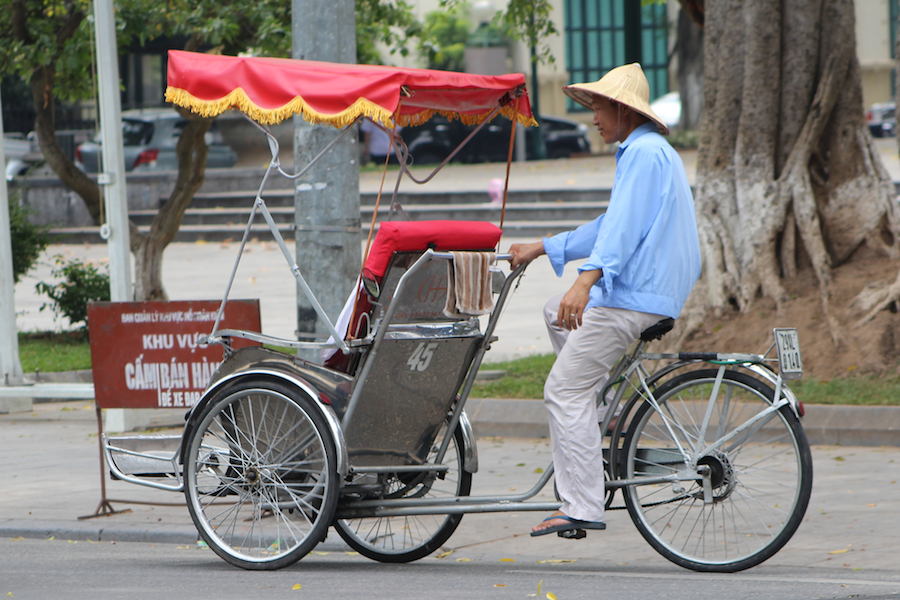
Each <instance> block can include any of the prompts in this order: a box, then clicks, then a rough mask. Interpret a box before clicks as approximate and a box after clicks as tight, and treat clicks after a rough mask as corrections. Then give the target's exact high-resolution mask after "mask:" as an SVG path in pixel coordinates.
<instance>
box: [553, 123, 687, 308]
mask: <svg viewBox="0 0 900 600" xmlns="http://www.w3.org/2000/svg"><path fill="white" fill-rule="evenodd" d="M544 251H545V252H546V253H547V256H548V257H549V259H550V264H551V265H553V269H554V270H555V271H556V274H557V275H558V276H562V273H563V267H564V266H565V264H566V263H567V262H569V261H572V260H577V259H582V258H587V259H588V260H587V262H586V263H585V264H584V265H582V266H581V267H580V268H579V269H578V270H579V272H581V271H590V270H597V269H603V277H601V278H600V281H598V282H597V284H596V285H594V286H593V287H592V288H591V294H590V299H589V301H588V304H587V308H592V307H596V306H605V307H610V308H625V309H628V310H636V311H640V312H646V313H653V314H659V315H666V316H669V317H672V318H677V317H678V315H679V313H680V312H681V308H682V306H684V303H685V301H686V300H687V297H688V294H690V293H691V288H692V287H694V283H695V282H696V281H697V279H698V278H699V277H700V243H699V241H698V238H697V221H696V217H695V215H694V199H693V196H692V195H691V188H690V185H688V181H687V174H686V173H685V172H684V165H683V164H682V162H681V157H680V156H678V153H677V152H675V150H674V149H673V148H672V146H670V145H669V143H668V142H667V141H666V140H665V138H663V136H662V135H660V134H659V133H658V132H657V130H656V126H655V125H654V124H653V123H645V124H643V125H641V126H639V127H638V128H637V129H635V130H634V131H632V132H631V135H629V136H628V139H626V140H625V141H624V142H622V144H621V145H620V146H619V150H618V151H617V152H616V175H615V181H614V183H613V189H612V195H611V197H610V201H609V208H608V209H607V211H606V213H605V214H603V215H600V216H599V217H597V218H596V219H595V220H593V221H591V222H590V223H585V224H584V225H582V226H581V227H579V228H578V229H575V230H574V231H567V232H565V233H561V234H559V235H556V236H553V237H551V238H545V239H544Z"/></svg>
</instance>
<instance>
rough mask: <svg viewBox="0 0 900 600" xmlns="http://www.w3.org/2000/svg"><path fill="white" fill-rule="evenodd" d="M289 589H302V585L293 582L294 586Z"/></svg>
mask: <svg viewBox="0 0 900 600" xmlns="http://www.w3.org/2000/svg"><path fill="white" fill-rule="evenodd" d="M291 589H292V590H302V589H303V586H302V585H300V584H299V583H295V584H294V587H292V588H291Z"/></svg>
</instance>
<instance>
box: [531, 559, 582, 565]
mask: <svg viewBox="0 0 900 600" xmlns="http://www.w3.org/2000/svg"><path fill="white" fill-rule="evenodd" d="M538 562H539V563H541V564H544V563H549V564H551V565H558V564H560V563H573V562H575V559H574V558H548V559H547V560H539V561H538Z"/></svg>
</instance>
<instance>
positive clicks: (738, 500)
mask: <svg viewBox="0 0 900 600" xmlns="http://www.w3.org/2000/svg"><path fill="white" fill-rule="evenodd" d="M717 373H718V370H717V369H704V370H698V371H692V372H689V373H684V374H682V375H678V376H676V377H674V378H672V379H671V380H669V381H667V382H666V383H664V384H663V385H661V386H660V387H659V389H658V390H657V391H656V393H655V394H654V396H655V397H656V399H657V403H658V405H659V407H660V409H661V410H663V411H664V412H665V414H666V416H667V418H668V427H667V426H666V421H665V420H664V419H663V418H662V417H661V416H660V413H659V412H658V411H657V410H656V409H655V408H654V407H653V406H652V405H651V403H649V402H645V403H644V404H642V405H641V406H639V407H638V409H637V411H636V412H635V416H634V419H633V420H632V421H631V425H630V426H629V431H628V434H627V437H626V441H625V456H624V457H623V459H624V467H625V473H624V475H625V477H626V478H628V479H636V478H640V477H642V476H647V477H649V476H657V475H665V474H669V473H674V472H676V471H678V470H680V469H684V468H685V467H686V466H688V467H690V468H694V469H696V464H691V465H686V464H685V460H684V458H683V454H682V453H681V452H680V451H679V450H678V449H677V444H676V443H675V439H677V440H678V442H679V443H681V444H682V447H684V448H688V449H689V453H691V454H693V453H695V452H696V450H695V445H694V444H695V443H696V442H697V441H698V440H699V439H700V434H701V429H702V427H703V425H702V424H703V415H704V412H705V410H706V407H707V406H709V403H710V400H711V398H712V393H713V390H714V388H715V385H716V375H717ZM773 396H774V390H773V389H772V388H771V387H770V386H769V385H768V384H767V383H765V382H763V381H761V380H759V379H757V378H755V377H752V376H750V375H748V374H746V373H742V372H738V371H731V370H729V371H726V372H725V373H724V377H723V378H722V381H721V386H720V387H719V389H718V391H717V395H716V398H715V400H714V408H715V409H714V410H713V411H711V413H712V414H711V416H710V421H709V424H708V426H707V429H706V433H705V434H704V436H703V438H704V440H703V441H704V442H705V443H706V444H709V443H711V442H712V441H714V440H717V439H720V438H721V437H722V436H723V435H725V434H726V433H727V432H731V431H733V430H734V428H735V427H737V426H738V425H740V424H741V423H744V422H746V420H747V419H749V418H750V417H751V416H753V415H755V414H757V413H758V412H760V411H761V410H763V409H765V408H766V407H770V406H771V405H772V402H773ZM770 415H771V416H770V417H769V418H768V419H764V420H763V421H760V422H757V423H756V424H755V425H754V426H750V427H748V428H747V429H745V430H744V431H743V432H741V433H739V434H737V435H736V436H735V437H734V438H732V439H731V440H729V441H727V442H725V444H723V445H722V446H721V447H720V448H719V449H716V450H712V451H707V452H705V454H704V455H703V456H699V455H698V457H697V458H696V459H694V458H692V461H695V462H696V463H697V464H705V465H708V466H709V468H710V470H711V473H712V479H713V481H712V486H713V490H712V491H713V498H712V499H713V502H712V503H711V504H706V503H705V502H704V494H703V488H702V483H701V482H699V481H683V482H679V483H677V484H671V483H669V484H649V485H632V486H628V487H627V488H626V489H625V503H626V506H627V508H628V512H629V515H630V516H631V519H632V521H633V522H634V524H635V526H636V527H637V529H638V531H640V533H641V535H642V536H643V537H644V539H646V540H647V542H648V543H650V545H651V546H652V547H653V548H654V549H655V550H656V551H657V552H659V553H660V554H661V555H663V556H664V557H665V558H667V559H668V560H670V561H672V562H673V563H675V564H677V565H680V566H682V567H685V568H687V569H691V570H694V571H702V572H724V573H733V572H737V571H741V570H744V569H748V568H750V567H754V566H756V565H758V564H760V563H762V562H764V561H765V560H768V559H769V558H771V557H772V556H773V555H774V554H775V553H776V552H778V551H779V550H780V549H781V548H782V547H783V546H784V545H785V544H786V543H787V542H788V540H790V538H791V536H793V534H794V533H795V532H796V531H797V528H798V527H799V525H800V522H801V521H802V519H803V516H804V514H805V513H806V509H807V506H808V504H809V497H810V493H811V492H812V482H813V467H812V455H811V453H810V449H809V442H808V441H807V438H806V434H805V433H804V431H803V427H802V425H801V424H800V421H799V419H798V418H797V416H796V415H795V414H794V413H793V411H792V410H791V407H790V406H789V405H785V406H783V407H781V408H780V409H778V410H777V411H775V412H773V413H770ZM673 438H674V439H673Z"/></svg>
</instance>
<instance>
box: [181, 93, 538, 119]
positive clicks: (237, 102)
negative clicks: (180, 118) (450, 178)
mask: <svg viewBox="0 0 900 600" xmlns="http://www.w3.org/2000/svg"><path fill="white" fill-rule="evenodd" d="M166 101H167V102H171V103H173V104H177V105H178V106H181V107H184V108H188V109H190V110H191V112H193V113H196V114H198V115H200V116H201V117H207V118H208V117H217V116H219V115H221V114H222V113H223V112H225V111H226V110H228V109H230V108H236V109H238V110H240V111H241V112H242V113H244V114H245V115H247V116H248V117H250V118H251V119H253V120H254V121H256V122H258V123H261V124H263V125H275V124H277V123H281V122H282V121H284V120H285V119H287V118H288V117H290V116H292V115H293V114H294V113H297V114H299V115H301V116H302V117H303V118H304V119H305V120H306V121H308V122H309V123H311V124H313V125H331V126H333V127H337V128H339V129H340V128H343V127H346V126H347V125H349V124H351V123H353V121H355V120H356V119H357V118H358V117H359V116H360V115H362V116H365V117H369V118H370V119H372V120H373V121H379V122H381V123H382V124H383V125H385V126H386V127H393V125H394V118H395V115H392V114H391V113H390V112H388V111H387V110H385V109H384V108H382V107H381V106H379V105H377V104H375V103H374V102H372V101H370V100H367V99H365V98H360V99H359V100H357V101H356V102H354V103H353V104H352V105H351V106H349V107H348V108H346V109H344V110H343V111H341V112H339V113H337V114H334V115H329V114H325V113H320V112H317V111H316V110H315V109H313V108H312V107H311V106H309V105H308V104H307V103H306V102H305V101H304V100H303V98H301V97H300V96H296V97H295V98H294V99H293V100H291V101H290V102H288V103H287V104H285V105H283V106H280V107H278V108H260V107H259V106H257V105H256V104H255V103H254V102H253V101H252V100H250V97H249V96H247V94H246V93H245V92H244V90H243V89H241V88H235V89H234V90H232V91H231V92H230V93H229V94H228V95H227V96H225V97H224V98H219V99H218V100H201V99H199V98H197V97H196V96H194V95H192V94H191V93H190V92H188V91H187V90H183V89H181V88H176V87H172V86H169V87H167V88H166ZM436 114H440V115H444V116H445V117H447V118H448V119H450V120H453V119H459V120H461V121H462V122H463V123H465V124H466V125H477V124H478V123H480V122H482V121H483V120H484V119H485V115H461V114H459V113H457V112H455V111H449V110H447V111H445V110H432V109H427V110H423V111H422V112H418V113H416V114H413V115H403V116H400V117H396V119H397V124H398V125H402V126H403V127H410V126H415V125H421V124H422V123H424V122H426V121H428V120H429V119H430V118H431V117H433V116H434V115H436ZM500 114H502V115H503V116H505V117H507V118H508V119H510V120H513V119H515V120H517V121H518V122H519V123H521V124H523V125H526V126H536V125H537V121H535V120H534V118H532V117H527V116H525V115H523V114H521V113H516V109H515V107H514V106H509V105H507V106H504V107H503V108H501V109H500Z"/></svg>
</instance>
